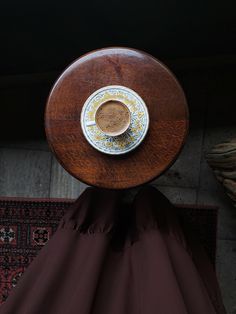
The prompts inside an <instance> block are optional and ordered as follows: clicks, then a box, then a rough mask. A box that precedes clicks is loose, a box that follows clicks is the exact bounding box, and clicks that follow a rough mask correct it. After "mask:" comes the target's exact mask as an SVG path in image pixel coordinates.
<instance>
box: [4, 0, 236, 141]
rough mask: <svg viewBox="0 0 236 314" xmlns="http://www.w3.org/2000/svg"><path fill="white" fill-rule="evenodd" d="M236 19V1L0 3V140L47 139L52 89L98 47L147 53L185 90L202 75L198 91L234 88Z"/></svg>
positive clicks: (155, 0)
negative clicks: (191, 79) (223, 86)
mask: <svg viewBox="0 0 236 314" xmlns="http://www.w3.org/2000/svg"><path fill="white" fill-rule="evenodd" d="M235 12H236V2H235V1H220V0H215V1H202V0H200V1H189V0H182V1H173V0H165V1H157V0H146V1H140V0H138V1H137V0H136V1H133V0H131V1H119V0H116V1H114V0H110V1H106V0H99V1H98V0H95V1H94V0H93V1H76V2H72V1H69V2H68V1H60V0H59V1H55V0H53V1H45V0H43V1H29V0H25V1H16V0H12V1H4V2H2V3H1V10H0V38H1V50H0V56H1V58H0V136H1V137H2V138H3V139H5V138H14V139H15V138H26V137H27V138H38V137H43V136H44V131H43V111H44V106H45V102H46V98H47V95H48V93H49V90H50V88H51V86H52V84H53V82H54V81H55V79H56V77H57V76H58V75H59V73H60V72H61V71H62V70H63V69H64V68H65V67H66V66H67V65H68V64H69V63H70V62H72V61H73V60H74V59H76V58H77V57H79V56H80V55H81V54H83V53H85V52H88V51H90V50H92V49H96V48H101V47H105V46H116V45H119V46H128V47H134V48H138V49H142V50H145V51H147V52H149V53H151V54H153V55H154V56H156V57H157V58H159V59H160V60H162V61H164V62H165V63H166V64H167V65H168V66H169V67H170V68H171V69H172V70H173V71H174V72H175V74H176V75H177V77H178V78H179V80H180V82H181V83H182V84H183V87H184V88H185V81H186V79H187V81H188V83H189V76H188V73H195V72H197V75H199V73H201V78H200V81H199V84H203V83H204V84H209V85H211V86H213V87H214V79H215V75H216V74H220V73H222V75H223V76H224V82H225V80H229V81H232V76H233V75H234V72H235V65H236V41H235V37H236V36H235V35H236V23H235V15H236V14H235ZM186 73H187V76H186ZM193 84H196V82H194V83H193ZM197 84H198V82H197ZM217 84H218V83H217ZM188 85H189V84H188ZM185 90H186V94H187V96H188V93H191V91H190V89H189V91H188V90H187V88H185ZM190 96H191V95H190ZM189 105H190V113H191V106H192V105H191V103H189Z"/></svg>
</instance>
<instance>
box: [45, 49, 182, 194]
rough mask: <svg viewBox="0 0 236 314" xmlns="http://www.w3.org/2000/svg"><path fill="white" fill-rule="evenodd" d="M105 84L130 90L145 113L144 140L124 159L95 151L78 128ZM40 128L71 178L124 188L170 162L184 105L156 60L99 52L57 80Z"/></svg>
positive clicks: (174, 154)
mask: <svg viewBox="0 0 236 314" xmlns="http://www.w3.org/2000/svg"><path fill="white" fill-rule="evenodd" d="M108 85H121V86H125V87H128V88H130V89H132V90H134V91H135V92H136V93H137V94H138V95H139V96H140V97H141V98H142V99H143V100H144V101H145V103H146V105H147V107H148V111H149V117H150V124H149V130H148V133H147V135H146V137H145V139H144V141H143V142H142V143H141V145H140V146H138V147H137V148H136V149H135V150H133V151H132V152H130V153H128V154H125V155H118V156H113V155H106V154H104V153H101V152H99V151H97V150H96V149H94V148H93V147H92V146H91V145H90V144H89V143H88V142H87V140H86V139H85V137H84V135H83V133H82V130H81V125H80V113H81V109H82V107H83V105H84V103H85V101H86V99H87V98H88V97H89V96H90V95H91V94H92V93H93V92H94V91H96V90H97V89H100V88H102V87H105V86H108ZM45 129H46V135H47V139H48V142H49V144H50V146H51V148H52V150H53V152H54V153H55V155H56V157H57V159H58V161H59V162H60V163H61V165H62V166H63V167H64V168H65V169H66V170H67V171H68V172H69V173H70V174H71V175H73V176H74V177H76V178H77V179H79V180H80V181H83V182H85V183H87V184H89V185H93V186H98V187H103V188H110V189H124V188H130V187H134V186H138V185H141V184H143V183H146V182H148V181H151V180H153V179H155V178H156V177H158V176H160V174H162V173H163V172H164V171H165V170H166V169H167V168H168V167H170V165H171V164H172V163H173V162H174V160H175V159H176V158H177V156H178V154H179V152H180V150H181V148H182V146H183V144H184V142H185V139H186V135H187V132H188V106H187V103H186V98H185V95H184V92H183V90H182V88H181V86H180V85H179V83H178V81H177V79H176V78H175V76H174V75H173V74H172V73H171V72H170V70H169V69H168V68H167V67H166V66H164V65H163V64H162V63H161V62H159V61H158V60H157V59H155V58H154V57H152V56H151V55H149V54H147V53H145V52H142V51H138V50H135V49H130V48H119V47H114V48H113V47H112V48H104V49H100V50H96V51H92V52H90V53H88V54H86V55H84V56H82V57H80V58H79V59H77V60H76V61H75V62H73V63H72V64H71V65H70V66H69V67H68V68H67V69H66V70H65V71H64V72H63V73H62V75H61V76H60V77H59V79H58V80H57V82H56V83H55V85H54V87H53V88H52V91H51V93H50V95H49V98H48V102H47V106H46V111H45Z"/></svg>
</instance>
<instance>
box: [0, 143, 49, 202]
mask: <svg viewBox="0 0 236 314" xmlns="http://www.w3.org/2000/svg"><path fill="white" fill-rule="evenodd" d="M51 159H52V157H51V153H49V152H45V151H33V150H24V149H6V148H1V149H0V174H1V175H0V195H1V196H18V197H48V196H49V187H50V170H51Z"/></svg>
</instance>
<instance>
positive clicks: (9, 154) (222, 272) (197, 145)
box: [0, 127, 236, 314]
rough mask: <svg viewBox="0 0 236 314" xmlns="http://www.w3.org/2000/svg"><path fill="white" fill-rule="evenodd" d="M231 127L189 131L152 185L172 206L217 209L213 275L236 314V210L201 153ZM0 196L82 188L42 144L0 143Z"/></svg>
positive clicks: (69, 194) (61, 193)
mask: <svg viewBox="0 0 236 314" xmlns="http://www.w3.org/2000/svg"><path fill="white" fill-rule="evenodd" d="M233 131H236V130H232V127H231V128H229V129H227V128H224V129H222V128H219V129H217V128H216V129H214V130H208V131H207V133H205V134H204V133H203V131H202V129H198V128H192V130H191V132H190V135H189V138H188V141H187V143H186V146H185V148H184V150H183V151H182V153H181V155H180V157H179V159H178V160H177V161H176V163H175V164H174V165H173V166H172V168H171V169H169V170H168V171H167V172H166V173H165V174H164V175H163V176H161V178H159V179H157V180H156V181H155V182H153V183H152V184H153V185H156V186H157V187H158V188H159V190H161V191H162V192H163V193H164V194H165V195H166V196H167V197H168V198H169V199H170V200H171V201H172V202H175V203H185V204H188V203H191V204H208V205H211V204H214V205H218V206H220V215H219V225H218V229H219V231H218V239H217V241H218V251H217V252H218V253H217V275H218V278H219V281H220V285H221V287H222V293H223V297H224V301H225V304H226V306H227V309H228V313H229V314H235V313H236V209H235V208H233V206H232V205H231V203H230V202H229V200H228V199H227V197H226V196H225V194H224V192H223V190H222V189H221V186H220V185H219V184H218V183H217V181H216V180H215V178H214V176H213V175H212V171H211V169H210V168H209V167H208V166H207V164H206V162H205V159H204V154H205V151H206V150H207V149H208V148H209V146H211V145H212V144H214V143H215V142H219V141H220V140H221V139H223V136H226V135H227V136H228V135H229V134H231V133H232V132H233ZM0 174H1V176H0V196H18V197H51V198H54V197H59V198H64V197H66V198H77V197H78V196H79V195H80V193H81V191H83V189H84V188H85V187H86V186H85V185H84V184H83V183H80V182H78V181H77V180H75V179H74V178H72V177H71V176H70V175H69V174H68V173H66V172H65V171H64V170H63V168H62V167H61V166H60V165H59V164H58V162H57V161H56V159H55V157H54V156H53V155H52V153H51V152H50V150H49V148H48V145H47V144H46V142H44V141H39V142H29V141H27V142H15V143H14V142H7V143H0Z"/></svg>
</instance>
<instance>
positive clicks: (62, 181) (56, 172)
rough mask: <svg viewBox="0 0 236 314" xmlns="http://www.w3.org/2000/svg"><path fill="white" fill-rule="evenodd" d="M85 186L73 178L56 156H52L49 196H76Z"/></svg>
mask: <svg viewBox="0 0 236 314" xmlns="http://www.w3.org/2000/svg"><path fill="white" fill-rule="evenodd" d="M86 186H87V185H86V184H84V183H82V182H80V181H79V180H77V179H75V178H73V177H72V176H71V175H70V174H69V173H68V172H66V171H65V170H64V169H63V168H62V166H61V165H60V164H59V163H58V161H57V160H56V158H54V157H53V160H52V172H51V185H50V197H59V198H77V197H78V196H79V195H80V194H81V193H82V191H83V190H84V189H85V188H86Z"/></svg>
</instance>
